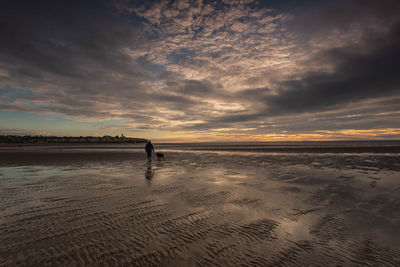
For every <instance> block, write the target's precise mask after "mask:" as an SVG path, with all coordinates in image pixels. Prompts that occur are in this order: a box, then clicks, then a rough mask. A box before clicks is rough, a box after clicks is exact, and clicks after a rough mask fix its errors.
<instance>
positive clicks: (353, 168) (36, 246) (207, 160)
mask: <svg viewBox="0 0 400 267" xmlns="http://www.w3.org/2000/svg"><path fill="white" fill-rule="evenodd" d="M142 150H143V149H141V150H139V149H137V150H136V149H132V150H130V149H124V150H121V149H57V148H26V149H21V148H2V149H1V150H0V266H16V265H18V266H21V265H22V266H45V265H49V266H62V265H68V266H71V265H88V266H96V265H112V266H117V265H134V266H135V265H137V266H216V265H217V266H218V265H220V266H239V265H245V266H305V265H307V266H308V265H313V266H326V265H333V266H336V265H339V266H341V265H343V266H354V265H360V266H399V265H400V249H399V248H400V238H399V237H400V155H399V154H398V153H386V154H385V153H366V154H354V153H353V154H352V153H350V154H343V153H335V154H329V153H325V154H318V153H311V154H310V153H308V154H307V153H288V154H285V153H247V152H226V151H225V152H224V151H220V152H208V151H196V152H190V151H178V150H165V151H164V152H165V160H164V161H158V160H157V159H156V158H154V159H153V162H152V164H147V163H146V160H145V153H144V152H143V151H142Z"/></svg>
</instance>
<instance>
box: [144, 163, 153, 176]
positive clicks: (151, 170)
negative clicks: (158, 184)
mask: <svg viewBox="0 0 400 267" xmlns="http://www.w3.org/2000/svg"><path fill="white" fill-rule="evenodd" d="M153 176H154V170H153V169H152V168H151V162H148V163H147V169H146V173H145V174H144V177H145V178H146V179H147V180H151V178H153Z"/></svg>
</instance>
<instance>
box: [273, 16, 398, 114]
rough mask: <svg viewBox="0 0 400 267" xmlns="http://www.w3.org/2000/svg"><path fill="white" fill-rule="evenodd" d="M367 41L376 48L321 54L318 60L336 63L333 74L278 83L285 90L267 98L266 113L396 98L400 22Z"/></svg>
mask: <svg viewBox="0 0 400 267" xmlns="http://www.w3.org/2000/svg"><path fill="white" fill-rule="evenodd" d="M366 41H369V42H371V41H373V42H374V44H375V46H376V47H375V48H374V49H372V51H368V52H359V51H357V50H356V49H355V47H352V49H349V48H337V49H332V50H329V51H326V52H324V53H321V54H320V55H319V57H322V58H327V59H329V60H330V61H332V62H338V64H337V66H336V67H335V70H334V72H333V73H311V74H308V75H306V76H305V77H303V78H302V79H300V80H292V81H286V82H283V83H281V84H280V86H282V88H284V90H283V91H282V92H281V93H280V94H279V95H276V96H268V97H266V102H267V104H268V106H269V108H268V110H269V111H270V112H271V113H293V112H307V111H317V110H325V109H329V108H331V107H332V106H334V105H338V104H345V103H348V102H356V101H359V100H362V99H365V98H373V97H382V96H388V95H398V94H399V89H400V76H399V72H398V64H399V62H400V49H399V47H400V23H396V24H395V25H394V26H393V27H392V28H391V31H390V33H389V34H387V35H385V36H382V37H380V38H374V39H371V38H367V39H366ZM369 45H371V44H369ZM316 60H317V61H318V59H316Z"/></svg>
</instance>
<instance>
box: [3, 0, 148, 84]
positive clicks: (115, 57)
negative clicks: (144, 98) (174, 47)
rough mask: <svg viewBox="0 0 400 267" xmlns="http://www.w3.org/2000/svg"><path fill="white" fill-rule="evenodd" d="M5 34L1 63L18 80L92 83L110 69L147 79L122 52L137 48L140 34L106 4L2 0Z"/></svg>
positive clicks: (106, 73)
mask: <svg viewBox="0 0 400 267" xmlns="http://www.w3.org/2000/svg"><path fill="white" fill-rule="evenodd" d="M99 3H103V4H99ZM111 10H112V9H111ZM0 36H2V42H0V60H1V65H3V66H6V67H7V69H8V71H9V72H10V79H12V80H15V81H18V82H20V81H25V80H29V79H33V80H39V79H43V78H45V77H46V75H56V76H59V77H62V78H65V79H68V78H69V79H75V80H80V81H85V82H87V81H90V80H96V79H102V78H104V77H105V76H107V75H109V72H110V71H118V72H120V73H124V74H127V75H131V76H133V77H135V76H136V77H140V76H144V75H145V73H144V72H143V71H141V70H140V68H138V67H137V66H135V64H134V63H133V62H132V61H131V60H129V58H128V57H126V56H125V55H123V54H122V53H121V51H120V50H118V49H116V48H124V47H127V46H132V45H135V44H137V43H138V40H139V39H140V38H141V36H140V31H137V30H136V29H135V28H134V27H132V25H130V24H129V23H127V22H124V21H122V20H121V19H120V18H119V17H117V16H116V14H114V13H113V12H110V7H109V6H107V5H106V2H99V1H68V2H59V1H42V0H41V1H2V4H1V9H0Z"/></svg>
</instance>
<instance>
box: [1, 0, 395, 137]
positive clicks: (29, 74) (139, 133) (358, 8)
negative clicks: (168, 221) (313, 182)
mask: <svg viewBox="0 0 400 267" xmlns="http://www.w3.org/2000/svg"><path fill="white" fill-rule="evenodd" d="M399 14H400V1H398V0H380V1H377V0H344V1H340V0H338V1H332V0H330V1H323V0H318V1H317V0H307V1H300V0H298V1H296V0H288V1H284V0H269V1H268V0H265V1H253V0H220V1H205V0H203V1H202V0H192V1H188V0H182V1H168V0H165V1H164V0H160V1H129V0H98V1H91V0H86V1H75V0H69V1H51V0H49V1H42V0H35V1H31V0H29V1H19V0H10V1H8V0H2V1H1V2H0V36H1V41H0V134H42V135H74V136H80V135H93V136H99V135H100V136H102V135H106V134H110V135H120V134H121V133H123V134H124V135H126V136H131V137H143V138H151V139H154V140H159V141H161V140H162V141H168V140H169V141H212V140H241V141H274V140H343V139H400V68H399V62H400V16H399Z"/></svg>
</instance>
